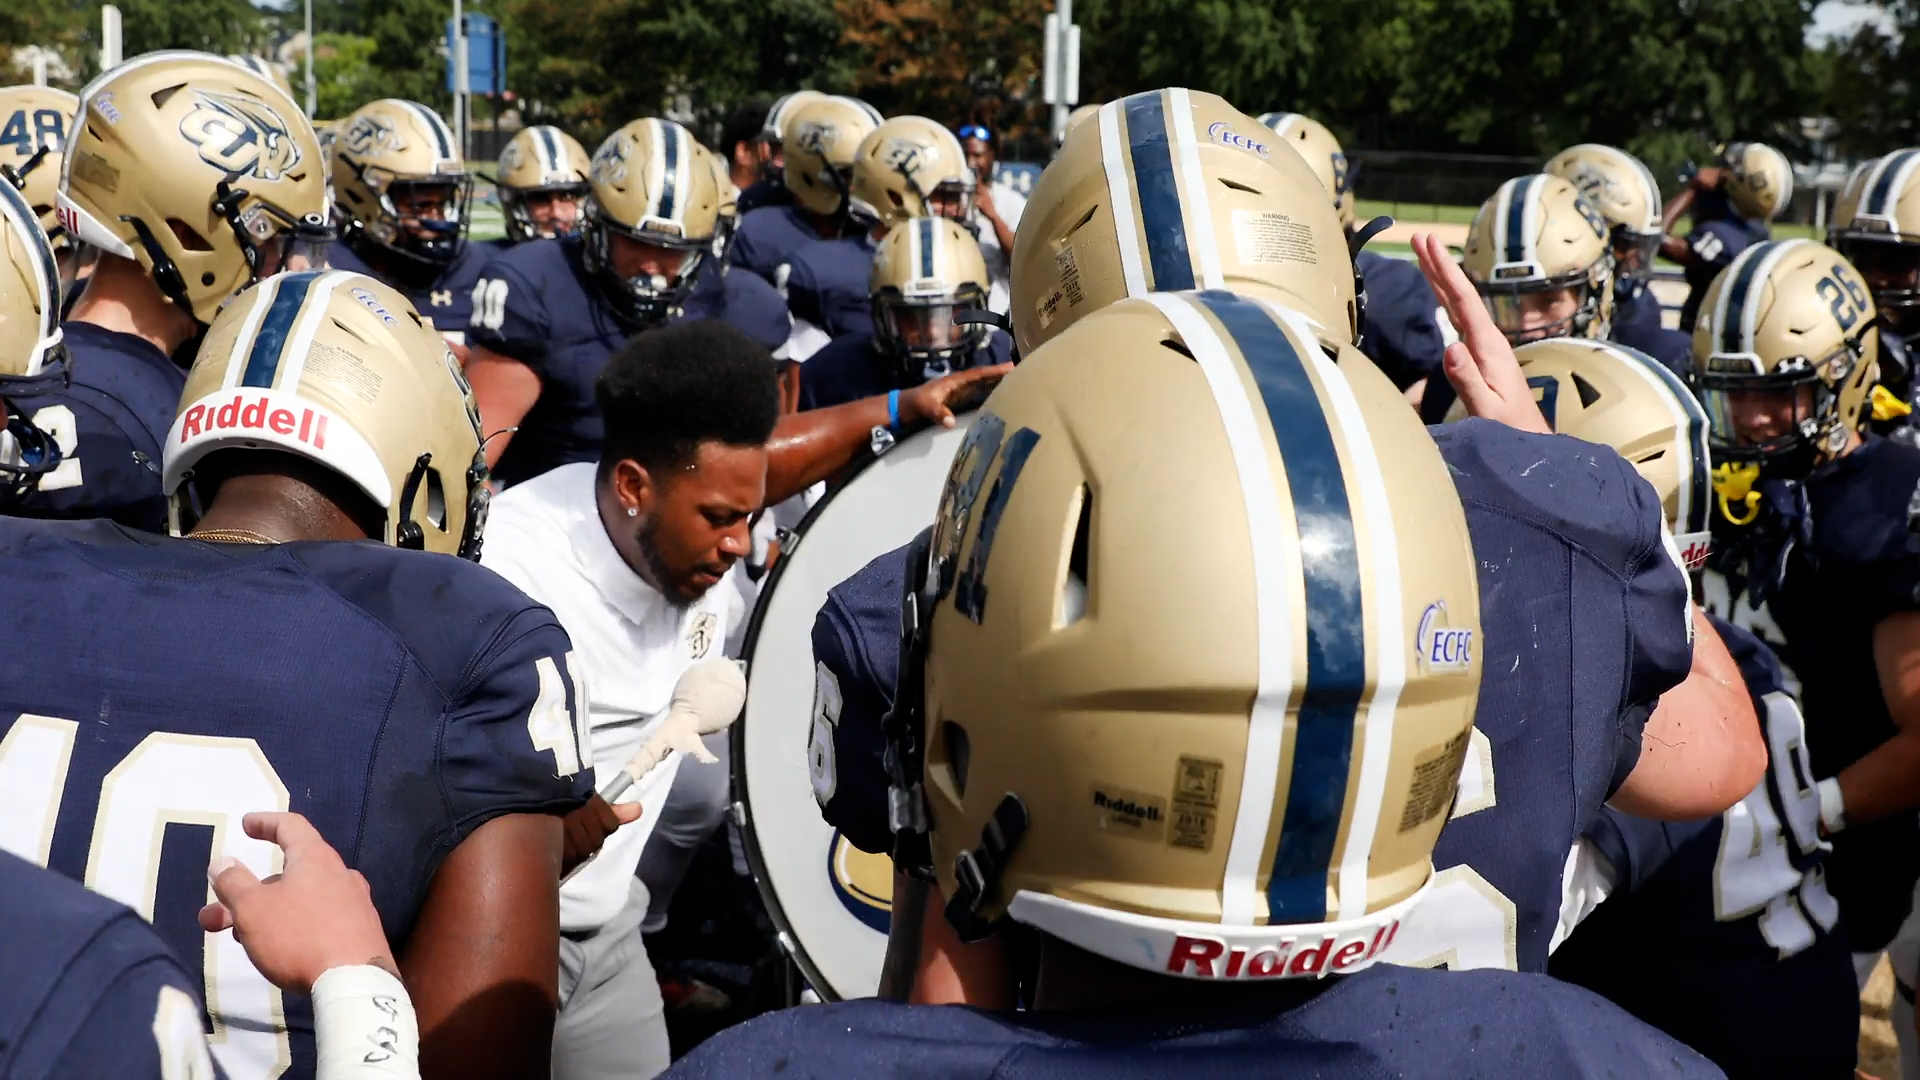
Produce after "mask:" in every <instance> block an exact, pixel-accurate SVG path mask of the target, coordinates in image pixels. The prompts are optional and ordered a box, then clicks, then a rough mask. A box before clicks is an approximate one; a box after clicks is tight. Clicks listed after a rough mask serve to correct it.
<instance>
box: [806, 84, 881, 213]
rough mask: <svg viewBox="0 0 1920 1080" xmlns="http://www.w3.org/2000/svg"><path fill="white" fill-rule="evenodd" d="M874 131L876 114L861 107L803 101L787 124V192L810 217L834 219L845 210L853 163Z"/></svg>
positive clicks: (849, 101)
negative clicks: (808, 211) (826, 216)
mask: <svg viewBox="0 0 1920 1080" xmlns="http://www.w3.org/2000/svg"><path fill="white" fill-rule="evenodd" d="M879 126H880V114H879V113H877V112H875V111H874V109H873V106H871V105H868V104H867V103H866V102H863V101H858V100H855V99H854V98H847V97H821V98H815V99H814V100H812V101H807V102H803V103H802V104H801V105H800V106H799V107H798V108H796V109H794V110H793V113H792V115H791V116H790V117H789V118H788V119H787V123H786V127H785V128H784V129H783V130H784V132H785V135H784V138H783V141H782V147H783V149H784V152H785V153H786V159H787V163H786V171H785V176H786V182H787V190H788V191H791V192H793V197H794V199H795V201H797V202H798V203H799V204H800V205H801V206H803V207H805V208H806V209H808V210H811V211H813V212H814V213H816V214H837V213H839V212H840V210H841V208H842V207H844V206H845V205H846V201H847V188H848V185H850V184H851V183H852V181H853V161H854V158H855V156H856V155H858V154H859V152H860V143H861V141H862V140H864V139H865V138H866V137H867V135H868V134H870V133H871V132H872V131H873V130H874V129H875V128H877V127H879Z"/></svg>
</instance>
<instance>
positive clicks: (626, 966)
mask: <svg viewBox="0 0 1920 1080" xmlns="http://www.w3.org/2000/svg"><path fill="white" fill-rule="evenodd" d="M646 913H647V890H646V887H645V886H643V885H641V884H640V883H639V882H638V881H636V882H634V884H633V889H632V892H631V894H630V895H629V898H628V901H627V906H626V907H624V908H622V909H621V910H620V914H618V915H615V916H614V917H613V919H612V921H610V922H608V923H607V924H606V925H605V926H603V927H601V928H600V930H599V932H597V933H595V934H594V935H593V936H591V937H588V938H584V939H578V940H576V939H574V938H569V937H566V936H564V935H563V936H562V937H561V938H560V1014H559V1016H557V1017H556V1018H555V1019H554V1025H553V1077H554V1080H646V1078H647V1077H651V1076H656V1075H658V1074H660V1073H662V1072H665V1071H666V1069H667V1066H668V1065H669V1064H671V1063H672V1052H671V1049H670V1048H669V1046H668V1043H667V1016H666V1003H665V1002H663V1001H662V1000H661V999H660V984H659V983H658V982H657V981H655V979H654V977H653V964H652V963H651V962H650V961H648V959H647V947H646V945H645V944H644V943H642V941H641V940H640V921H641V919H643V918H644V917H645V916H646Z"/></svg>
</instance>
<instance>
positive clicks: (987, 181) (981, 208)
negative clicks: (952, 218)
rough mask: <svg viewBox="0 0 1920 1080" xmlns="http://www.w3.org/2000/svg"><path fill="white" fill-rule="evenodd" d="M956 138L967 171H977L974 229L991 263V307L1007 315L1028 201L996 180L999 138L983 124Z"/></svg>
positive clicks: (966, 129)
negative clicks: (1016, 249)
mask: <svg viewBox="0 0 1920 1080" xmlns="http://www.w3.org/2000/svg"><path fill="white" fill-rule="evenodd" d="M954 134H956V135H958V136H960V147H961V149H962V150H964V151H966V155H967V168H969V169H972V170H973V178H974V184H975V187H974V194H973V226H974V232H975V233H976V234H977V236H978V237H979V240H980V255H981V257H982V258H984V259H985V260H986V262H987V306H988V307H989V308H992V309H993V310H994V311H997V312H999V313H1000V314H1002V315H1005V314H1006V313H1007V307H1008V304H1009V303H1010V302H1011V301H1010V299H1009V297H1010V295H1011V294H1009V293H1008V291H1007V282H1008V280H1009V276H1010V274H1009V268H1010V267H1011V265H1012V263H1011V261H1010V260H1011V259H1012V258H1013V233H1014V230H1015V229H1018V228H1019V227H1020V215H1021V214H1022V213H1023V212H1024V211H1025V210H1026V208H1027V197H1026V196H1024V195H1022V194H1020V193H1019V192H1017V191H1015V190H1013V188H1012V187H1011V186H1010V185H1008V184H1007V183H1006V182H1005V181H1002V180H996V179H994V176H993V173H994V168H993V165H994V162H995V161H997V160H998V159H999V156H1000V138H999V136H997V135H995V134H994V133H993V132H992V131H991V130H989V129H988V128H987V127H985V126H983V125H981V124H965V125H962V126H961V128H960V130H959V131H957V132H955V133H954Z"/></svg>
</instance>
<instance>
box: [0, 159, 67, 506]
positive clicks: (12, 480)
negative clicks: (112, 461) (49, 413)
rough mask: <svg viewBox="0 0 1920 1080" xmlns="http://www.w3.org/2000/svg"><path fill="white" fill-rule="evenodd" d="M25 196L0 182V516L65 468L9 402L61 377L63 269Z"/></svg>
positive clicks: (47, 439) (55, 447)
mask: <svg viewBox="0 0 1920 1080" xmlns="http://www.w3.org/2000/svg"><path fill="white" fill-rule="evenodd" d="M34 217H35V215H34V212H33V207H31V206H29V205H28V204H27V200H26V197H25V196H24V195H22V194H21V193H20V192H19V191H17V190H15V188H14V186H13V185H12V184H10V183H7V182H6V181H5V180H0V509H3V508H4V501H5V499H7V498H9V497H12V496H17V495H19V494H21V493H22V492H25V491H27V490H28V489H30V488H31V487H32V486H33V485H34V484H35V483H37V482H38V480H39V478H40V477H41V476H43V475H45V474H46V473H49V472H52V471H53V470H54V469H55V468H57V467H58V466H59V464H60V460H61V454H60V444H59V442H58V441H57V440H56V439H55V438H54V437H53V435H51V434H49V433H48V432H46V431H44V430H42V429H41V428H39V427H37V426H35V424H34V423H33V420H32V418H31V417H28V416H25V415H22V414H20V413H19V412H18V411H16V410H15V408H14V407H13V404H12V403H11V402H9V401H8V400H7V396H6V395H7V392H8V391H9V390H18V391H21V392H27V391H31V390H34V389H37V387H35V386H31V385H27V384H26V380H30V379H34V378H36V377H41V376H45V377H47V378H49V379H51V378H52V377H53V376H54V373H56V372H59V373H64V371H65V368H64V366H63V365H62V361H63V360H64V358H65V356H66V348H65V346H63V345H62V344H61V342H60V270H59V267H58V266H57V265H56V264H55V263H54V258H53V245H52V244H50V243H49V242H48V241H47V235H46V233H45V232H43V231H41V228H40V224H39V222H37V221H35V220H34Z"/></svg>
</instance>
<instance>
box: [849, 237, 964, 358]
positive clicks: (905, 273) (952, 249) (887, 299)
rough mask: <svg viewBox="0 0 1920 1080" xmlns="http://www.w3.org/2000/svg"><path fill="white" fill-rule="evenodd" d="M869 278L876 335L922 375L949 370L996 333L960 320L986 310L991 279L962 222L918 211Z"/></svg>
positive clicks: (876, 257) (882, 250)
mask: <svg viewBox="0 0 1920 1080" xmlns="http://www.w3.org/2000/svg"><path fill="white" fill-rule="evenodd" d="M869 284H870V286H871V289H872V292H871V295H872V297H873V336H874V341H875V343H876V344H877V345H879V346H880V348H881V350H882V351H884V352H886V353H887V354H888V355H890V356H894V357H897V358H899V359H900V360H901V361H902V362H903V363H904V371H905V373H906V374H907V375H909V376H910V377H912V378H913V379H915V380H916V381H917V380H922V379H932V378H938V377H940V376H942V375H945V374H947V373H948V372H950V371H951V370H953V368H954V367H956V366H958V365H957V364H956V361H959V360H962V359H963V358H964V357H966V356H967V355H968V354H970V353H972V352H974V351H975V350H976V349H978V348H979V347H980V346H981V345H982V344H983V343H984V342H985V341H986V338H987V335H988V334H989V333H991V332H992V331H991V329H990V328H989V327H988V326H987V325H986V324H984V323H962V322H959V321H957V320H956V318H955V317H956V316H957V315H958V314H959V313H960V312H962V311H967V310H974V311H981V310H985V309H986V306H987V289H988V287H989V284H990V282H989V279H988V276H987V262H986V259H985V258H983V257H982V256H981V254H980V244H979V242H978V241H976V240H975V239H974V237H973V233H971V232H969V231H968V230H967V229H966V228H965V227H964V226H962V225H961V224H960V223H959V222H957V221H952V220H950V219H948V218H943V217H919V218H914V219H912V220H910V221H904V222H902V223H900V224H899V225H896V226H894V228H893V229H891V230H890V231H888V233H887V235H886V237H885V238H884V239H882V240H881V241H880V243H879V245H878V247H876V248H875V250H874V253H873V273H872V276H871V277H870V279H869Z"/></svg>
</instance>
